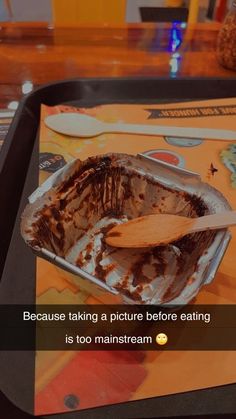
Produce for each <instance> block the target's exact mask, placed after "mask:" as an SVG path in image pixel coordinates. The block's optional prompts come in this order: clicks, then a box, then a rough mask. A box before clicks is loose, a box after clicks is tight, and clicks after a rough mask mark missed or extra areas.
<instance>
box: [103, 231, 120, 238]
mask: <svg viewBox="0 0 236 419" xmlns="http://www.w3.org/2000/svg"><path fill="white" fill-rule="evenodd" d="M120 236H121V233H120V232H119V231H111V232H110V233H108V234H107V235H106V237H120Z"/></svg>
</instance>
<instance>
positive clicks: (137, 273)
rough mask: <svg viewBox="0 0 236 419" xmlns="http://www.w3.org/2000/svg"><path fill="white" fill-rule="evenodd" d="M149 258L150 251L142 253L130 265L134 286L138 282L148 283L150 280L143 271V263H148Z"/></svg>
mask: <svg viewBox="0 0 236 419" xmlns="http://www.w3.org/2000/svg"><path fill="white" fill-rule="evenodd" d="M150 259H151V252H146V253H144V254H143V255H142V256H141V257H140V259H139V260H138V261H137V262H136V263H135V264H134V265H133V266H132V267H131V272H132V273H133V276H134V279H133V283H132V285H133V286H134V287H136V285H139V284H143V283H144V284H148V283H149V282H151V279H150V278H148V277H147V276H146V275H144V273H143V268H144V265H148V264H149V263H150Z"/></svg>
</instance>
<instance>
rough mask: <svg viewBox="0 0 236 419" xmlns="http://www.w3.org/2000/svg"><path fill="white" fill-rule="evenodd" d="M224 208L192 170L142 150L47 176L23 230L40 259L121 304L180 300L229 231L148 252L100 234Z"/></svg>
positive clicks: (205, 276)
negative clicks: (153, 217)
mask: <svg viewBox="0 0 236 419" xmlns="http://www.w3.org/2000/svg"><path fill="white" fill-rule="evenodd" d="M229 209H230V206H229V204H228V203H227V201H226V200H225V198H224V197H223V196H222V195H221V193H220V192H218V191H217V190H216V189H214V188H212V187H210V186H209V185H208V184H206V183H203V182H202V181H201V179H200V177H199V175H197V174H195V173H193V172H189V171H186V170H184V169H181V168H177V167H174V166H172V165H169V164H167V163H164V162H161V161H157V160H154V159H152V158H151V157H149V156H145V155H137V156H130V155H126V154H106V155H100V156H94V157H90V158H88V159H87V160H85V161H80V160H75V161H73V162H71V163H69V164H68V165H67V166H65V167H64V168H62V169H61V170H59V171H58V172H56V173H55V174H54V175H52V176H51V177H50V178H49V179H48V180H47V181H46V182H45V183H44V184H43V185H42V186H40V187H39V188H38V189H37V190H36V191H35V192H34V193H33V194H32V195H31V197H30V198H29V204H28V205H27V207H26V209H25V211H24V213H23V215H22V223H21V231H22V235H23V237H24V240H25V241H26V242H27V243H28V245H29V246H30V247H31V248H33V250H34V251H36V253H37V254H38V255H39V256H42V257H44V258H46V259H48V260H50V261H51V262H53V263H56V264H57V265H59V266H60V267H61V268H64V269H67V270H69V271H70V272H72V273H74V274H77V275H79V276H80V277H82V278H85V279H87V280H89V281H92V282H93V283H95V284H97V285H99V286H100V287H101V288H103V289H105V290H108V291H110V292H112V293H113V294H115V293H119V294H121V295H122V297H123V301H124V302H126V303H138V304H139V303H141V304H162V305H169V304H171V305H172V304H178V305H179V304H180V305H182V304H186V303H188V302H189V301H190V300H191V299H192V298H193V297H194V296H195V295H196V294H197V293H198V291H199V289H200V288H201V286H202V285H203V284H206V283H209V282H210V281H211V280H212V279H213V278H214V275H215V273H216V271H217V268H218V266H219V263H220V261H221V259H222V257H223V254H224V252H225V250H226V247H227V244H228V242H229V239H230V234H229V232H228V231H227V230H218V231H205V232H201V233H194V234H190V235H188V236H185V237H184V238H182V239H180V240H178V241H176V242H173V243H170V244H169V245H167V246H159V247H155V248H150V249H120V248H119V249H118V248H112V247H109V246H108V245H107V244H106V243H105V240H104V236H105V234H106V233H107V232H108V231H109V229H110V228H112V227H113V226H114V225H116V224H119V223H122V222H124V221H127V220H129V219H132V218H135V217H139V216H142V215H147V214H152V213H154V212H155V213H157V212H160V213H169V214H178V215H183V216H187V217H200V216H203V215H206V214H211V213H216V212H221V211H225V210H229ZM167 228H171V226H167Z"/></svg>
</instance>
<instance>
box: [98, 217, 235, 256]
mask: <svg viewBox="0 0 236 419" xmlns="http://www.w3.org/2000/svg"><path fill="white" fill-rule="evenodd" d="M231 225H236V211H225V212H221V213H217V214H212V215H205V216H204V217H199V218H187V217H180V216H179V215H173V214H152V215H145V216H143V217H139V218H134V219H133V220H130V221H127V222H126V223H123V224H119V225H117V226H115V227H113V228H112V229H111V230H110V231H109V232H108V233H107V235H106V238H105V240H106V243H107V244H109V246H114V247H125V248H127V247H154V246H162V245H165V244H168V243H171V242H173V241H175V240H178V239H180V238H181V237H183V236H185V235H186V234H190V233H196V232H198V231H205V230H216V229H221V228H225V227H229V226H231Z"/></svg>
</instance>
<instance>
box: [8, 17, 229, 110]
mask: <svg viewBox="0 0 236 419" xmlns="http://www.w3.org/2000/svg"><path fill="white" fill-rule="evenodd" d="M183 26H185V25H179V26H178V27H177V29H176V27H175V26H174V25H172V26H171V25H170V24H169V25H167V24H132V25H131V24H130V25H123V26H116V27H109V26H106V27H105V26H100V27H85V26H84V27H80V28H69V29H64V28H60V29H53V28H52V27H51V26H45V24H42V23H30V24H20V23H15V24H14V23H5V24H1V27H0V58H1V66H0V108H7V107H8V106H9V103H10V102H12V101H18V100H19V99H20V98H21V97H22V96H23V95H24V94H25V93H26V92H27V91H28V90H30V89H31V84H30V83H32V85H33V87H36V86H38V85H40V84H43V83H48V82H51V81H53V80H61V79H65V78H76V77H116V76H117V77H122V76H157V77H158V76H166V77H172V78H175V77H186V76H195V77H232V76H235V75H236V73H234V72H232V71H228V70H226V69H224V68H222V67H221V66H220V65H219V64H218V63H217V61H216V56H215V48H216V39H217V33H218V31H219V28H220V25H219V24H218V23H204V24H200V23H198V24H196V25H194V26H191V27H189V28H186V27H183ZM178 44H179V46H178ZM27 82H30V83H27Z"/></svg>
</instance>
